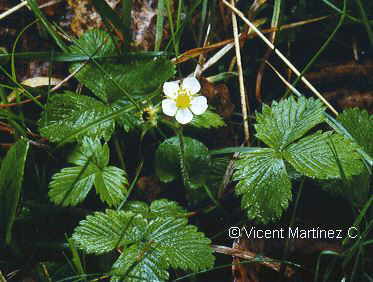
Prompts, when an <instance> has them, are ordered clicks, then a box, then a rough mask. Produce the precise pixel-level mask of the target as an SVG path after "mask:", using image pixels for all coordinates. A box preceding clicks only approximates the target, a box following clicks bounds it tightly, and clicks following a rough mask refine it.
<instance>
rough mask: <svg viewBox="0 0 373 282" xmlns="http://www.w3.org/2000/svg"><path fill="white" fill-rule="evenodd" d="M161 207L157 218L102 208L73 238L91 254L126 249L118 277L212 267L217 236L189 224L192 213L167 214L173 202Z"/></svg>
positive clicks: (149, 277) (156, 276)
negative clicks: (182, 215)
mask: <svg viewBox="0 0 373 282" xmlns="http://www.w3.org/2000/svg"><path fill="white" fill-rule="evenodd" d="M155 206H158V207H156V208H155V207H153V209H154V211H155V210H159V207H163V208H162V210H163V211H162V212H161V213H158V216H157V217H148V216H143V215H141V214H137V215H136V214H134V213H133V212H125V211H114V210H106V212H105V213H102V212H96V213H95V214H94V215H90V216H88V217H87V218H86V219H85V220H83V221H81V222H80V224H79V226H78V227H77V228H76V229H75V231H74V234H73V239H74V240H75V241H76V244H77V246H78V247H79V248H81V249H83V250H84V251H85V252H87V253H96V254H101V253H104V252H109V251H111V250H113V249H118V248H119V249H120V250H121V252H122V254H121V255H120V257H119V258H118V260H117V261H116V262H115V263H114V265H113V268H112V274H113V275H114V277H113V278H112V281H123V280H124V281H144V280H143V279H145V281H164V280H165V279H167V278H168V273H167V271H166V270H167V269H168V267H169V266H172V267H174V268H179V269H182V270H191V271H194V272H196V271H199V270H204V269H208V268H210V267H212V266H213V263H214V256H213V255H212V249H211V247H210V243H211V241H210V240H209V239H208V238H206V237H205V236H204V234H203V233H201V232H198V231H197V228H196V227H195V226H193V225H188V221H187V219H186V218H175V217H171V216H168V215H165V214H170V213H169V212H167V213H165V212H164V211H165V210H166V209H167V208H166V206H168V207H169V209H170V210H175V207H176V205H174V204H172V202H170V203H167V201H166V200H163V201H162V202H159V203H158V204H156V205H155ZM150 209H152V207H151V208H150ZM177 209H179V208H177ZM163 215H165V216H163Z"/></svg>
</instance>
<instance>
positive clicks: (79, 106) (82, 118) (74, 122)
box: [39, 91, 115, 142]
mask: <svg viewBox="0 0 373 282" xmlns="http://www.w3.org/2000/svg"><path fill="white" fill-rule="evenodd" d="M109 113H111V109H110V108H109V107H107V106H105V105H104V104H103V103H101V102H99V101H97V100H96V99H94V98H91V97H87V96H82V95H78V94H76V93H73V92H69V91H66V92H65V93H64V94H57V95H54V96H52V97H51V98H50V99H49V101H48V103H47V105H46V107H45V110H44V111H43V114H42V117H41V119H40V121H39V128H40V129H39V130H40V133H41V134H42V135H43V136H44V137H46V138H48V139H49V140H50V141H51V142H59V141H62V140H65V139H66V138H69V139H71V141H73V140H74V139H76V138H77V139H81V138H82V137H83V136H89V137H93V138H95V137H99V138H100V137H104V139H105V140H109V139H110V137H111V134H112V133H113V131H114V127H115V122H114V120H107V121H104V122H97V121H98V120H99V119H100V118H104V117H105V116H106V115H108V114H109ZM94 122H97V123H96V124H93V125H92V123H94Z"/></svg>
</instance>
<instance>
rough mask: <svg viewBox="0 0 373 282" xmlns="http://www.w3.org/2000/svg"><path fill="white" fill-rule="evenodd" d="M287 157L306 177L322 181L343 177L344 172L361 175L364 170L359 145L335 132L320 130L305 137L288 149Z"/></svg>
mask: <svg viewBox="0 0 373 282" xmlns="http://www.w3.org/2000/svg"><path fill="white" fill-rule="evenodd" d="M333 147H334V148H335V150H336V154H337V155H336V156H335V154H334V153H333ZM283 156H284V157H285V159H286V160H287V161H288V162H289V163H290V164H291V165H292V166H293V167H294V168H295V169H296V170H298V171H299V172H301V173H302V174H304V175H306V176H309V177H314V178H318V179H330V178H340V177H341V169H342V170H343V173H344V174H345V175H346V176H347V177H349V176H351V175H356V174H359V173H361V172H362V169H363V163H362V162H361V160H360V156H359V154H358V153H357V152H356V146H354V145H353V144H352V143H351V142H350V141H348V140H346V139H345V138H343V137H342V136H341V135H339V134H333V132H331V131H329V132H324V133H322V132H320V131H319V132H317V133H314V134H312V135H310V136H307V137H305V138H302V139H301V140H299V141H298V142H296V143H294V144H291V145H290V146H288V147H287V149H286V151H285V152H283ZM339 164H340V165H341V167H340V166H339Z"/></svg>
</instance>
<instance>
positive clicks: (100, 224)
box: [72, 209, 146, 254]
mask: <svg viewBox="0 0 373 282" xmlns="http://www.w3.org/2000/svg"><path fill="white" fill-rule="evenodd" d="M145 228H146V221H145V219H144V218H143V217H142V216H140V215H136V214H134V213H132V212H124V211H114V210H109V209H108V210H106V212H105V213H103V212H95V213H94V214H93V215H89V216H87V218H86V219H85V220H82V221H81V222H80V223H79V226H78V227H76V228H75V230H74V234H73V236H72V238H73V239H74V241H75V242H76V245H77V247H79V248H80V249H83V250H84V251H85V252H86V253H88V254H92V253H95V254H102V253H105V252H109V251H112V250H114V249H116V248H119V247H124V246H126V245H127V244H130V243H134V242H136V241H138V240H140V239H141V238H142V236H143V234H144V232H145Z"/></svg>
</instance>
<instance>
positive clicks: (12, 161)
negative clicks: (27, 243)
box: [0, 139, 29, 244]
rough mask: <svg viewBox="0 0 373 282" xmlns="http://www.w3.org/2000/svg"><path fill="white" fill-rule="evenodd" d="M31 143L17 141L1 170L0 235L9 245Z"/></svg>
mask: <svg viewBox="0 0 373 282" xmlns="http://www.w3.org/2000/svg"><path fill="white" fill-rule="evenodd" d="M28 149H29V143H28V142H27V141H25V140H23V139H21V140H19V141H17V142H16V143H15V144H14V145H13V146H12V147H11V148H10V149H9V151H8V152H7V154H6V156H5V158H4V159H3V160H2V162H1V169H0V235H1V237H2V238H3V239H4V240H5V242H6V244H9V243H10V242H11V239H12V227H13V223H14V219H15V215H16V209H17V206H18V201H19V198H20V194H21V188H22V181H23V175H24V168H25V162H26V157H27V152H28Z"/></svg>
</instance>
